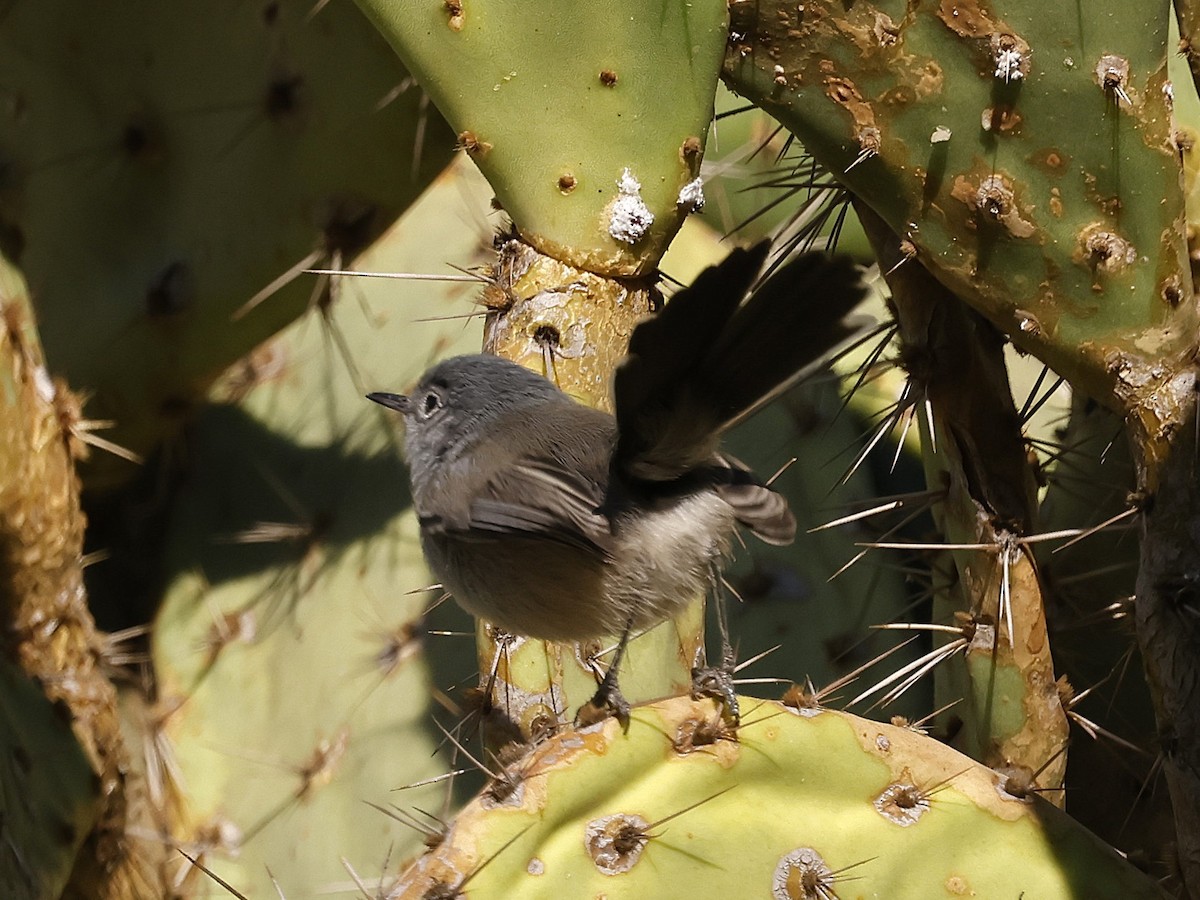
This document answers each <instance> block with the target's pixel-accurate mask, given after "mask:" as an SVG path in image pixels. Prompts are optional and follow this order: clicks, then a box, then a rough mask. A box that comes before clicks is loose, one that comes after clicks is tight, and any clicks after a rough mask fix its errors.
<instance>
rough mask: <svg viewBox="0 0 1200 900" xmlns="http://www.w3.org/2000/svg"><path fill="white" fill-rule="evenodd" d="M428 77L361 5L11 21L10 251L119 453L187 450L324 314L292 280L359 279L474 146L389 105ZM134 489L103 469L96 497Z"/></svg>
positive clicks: (83, 11)
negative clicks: (284, 346)
mask: <svg viewBox="0 0 1200 900" xmlns="http://www.w3.org/2000/svg"><path fill="white" fill-rule="evenodd" d="M310 13H312V15H311V16H310V15H309V14H310ZM407 78H408V75H407V73H406V72H405V71H404V69H403V68H402V67H401V66H400V65H399V64H398V61H397V60H396V58H395V54H393V53H392V52H391V50H390V49H389V48H388V47H387V45H386V44H384V42H383V41H382V40H380V38H379V36H378V35H377V34H376V33H375V31H374V29H373V28H372V27H371V25H370V23H369V22H367V21H366V19H365V18H364V17H363V16H362V14H361V13H360V12H359V11H358V10H357V8H355V7H354V6H353V4H349V3H332V4H328V5H325V4H306V3H296V2H286V3H280V2H277V0H257V2H241V0H218V2H183V3H169V4H162V3H157V2H152V0H131V2H127V3H116V4H91V3H86V4H83V5H80V4H76V3H70V2H63V0H47V2H33V3H27V2H20V3H16V4H10V5H9V6H8V8H6V10H5V13H4V29H3V33H2V34H0V82H3V84H4V85H5V90H4V95H5V97H7V98H9V99H8V100H6V102H5V103H4V105H3V107H2V111H0V121H2V122H3V127H0V173H2V175H0V207H2V211H0V235H2V236H3V240H4V241H5V242H7V244H6V245H11V246H10V249H19V250H20V258H19V260H18V262H19V263H20V265H21V266H22V268H23V269H24V270H25V272H26V275H27V277H28V279H29V282H30V285H31V288H32V290H33V294H34V297H35V298H36V302H37V304H38V311H39V316H40V319H41V327H42V336H43V342H44V344H45V347H46V354H47V359H48V361H49V366H50V369H51V371H52V372H53V373H55V374H62V375H65V376H66V378H67V379H68V381H69V382H70V383H71V385H72V387H73V388H74V389H76V390H78V391H80V392H83V393H85V394H88V395H90V396H91V400H90V402H89V404H88V413H89V415H91V416H92V417H93V418H96V419H105V420H109V419H111V420H115V422H116V427H115V429H114V430H112V431H110V432H109V433H108V434H107V436H108V437H109V438H111V439H112V440H113V441H115V442H116V443H117V444H120V445H122V446H124V447H126V448H128V449H129V450H132V451H135V452H137V453H140V454H143V455H144V454H146V453H147V452H148V451H149V450H151V449H153V448H154V446H155V445H156V444H157V442H158V441H159V440H161V438H162V437H163V436H164V435H169V434H175V433H177V431H178V428H179V426H180V424H181V423H182V422H183V421H185V420H186V419H187V418H188V417H189V414H190V413H191V411H192V410H193V408H194V407H196V406H198V405H200V404H202V403H203V400H204V392H205V391H206V390H207V388H208V386H209V385H210V384H211V383H212V381H213V379H215V378H216V377H217V376H218V375H219V374H220V373H221V372H222V371H223V370H224V369H225V368H226V367H227V366H229V365H230V364H232V363H233V362H234V361H235V360H237V359H239V358H240V357H242V356H243V355H245V354H246V353H248V352H249V351H250V350H251V349H253V348H254V347H255V346H256V345H257V344H259V343H260V342H261V341H263V340H264V339H265V338H267V337H269V336H270V335H271V334H273V333H274V332H276V331H277V330H279V329H280V328H281V327H283V326H284V325H286V324H287V323H288V322H291V321H292V320H293V319H295V318H296V317H297V316H299V315H300V314H301V313H303V312H304V310H305V309H306V308H307V307H308V306H309V305H310V304H311V303H313V302H314V301H315V300H319V299H321V297H322V292H321V290H320V286H319V285H317V284H315V283H314V281H313V279H312V278H310V277H308V276H302V277H292V278H290V280H289V279H288V278H287V277H284V276H285V275H286V274H287V273H289V272H291V273H292V275H293V276H295V275H296V274H297V273H296V271H295V270H297V269H299V268H304V267H305V265H308V266H311V267H320V266H326V267H330V266H333V267H336V266H338V265H339V264H343V263H345V264H348V263H349V260H350V259H351V258H353V256H354V255H355V254H356V253H358V252H359V251H360V250H362V249H364V248H365V247H366V246H367V244H369V242H370V241H371V240H373V239H374V238H375V237H376V236H377V235H378V234H379V233H380V232H381V231H382V230H383V229H384V228H385V227H387V226H388V225H389V224H390V223H391V222H392V221H393V220H394V219H395V217H396V216H397V215H398V213H399V212H400V211H401V210H403V209H404V208H405V207H406V206H407V205H408V204H409V203H410V202H411V201H412V200H413V199H414V198H415V197H416V196H417V195H418V194H419V192H420V191H421V190H422V189H423V187H424V186H425V185H426V184H427V183H428V181H429V179H430V178H431V177H432V176H433V175H434V174H435V173H436V172H438V171H439V170H440V169H441V168H442V167H443V166H444V165H445V163H446V162H447V160H448V159H449V158H450V153H451V149H452V145H453V137H452V136H451V135H450V133H449V132H448V131H447V130H446V127H445V125H444V123H442V122H441V120H440V119H439V118H438V117H437V116H436V114H435V113H433V111H432V110H431V109H429V108H428V104H427V101H425V100H424V99H423V98H422V96H421V95H420V91H419V90H418V89H416V88H415V87H412V86H411V83H410V89H408V90H407V91H405V92H404V93H401V94H399V95H398V96H396V97H395V98H394V99H393V100H392V102H388V95H389V93H391V92H393V91H395V90H397V89H399V88H401V87H402V86H403V85H404V83H405V81H406V79H407ZM414 154H416V155H414ZM272 284H277V285H278V287H279V289H278V291H276V292H275V293H271V292H270V291H269V290H268V288H269V287H270V286H271V285H272ZM266 294H271V295H270V296H266ZM256 295H257V296H258V297H260V298H261V302H260V303H259V304H258V305H257V306H256V307H255V308H253V309H246V305H247V303H248V301H250V300H251V298H255V297H256ZM239 311H242V312H243V314H242V315H240V316H238V315H237V313H238V312H239ZM132 472H133V466H131V465H130V463H128V462H126V461H124V460H118V459H116V458H115V457H109V456H99V457H97V458H96V460H95V461H94V463H93V468H92V469H91V470H90V471H89V472H88V475H87V478H88V483H89V487H95V486H99V485H101V484H102V483H103V484H108V483H111V482H113V481H117V480H121V479H123V478H126V477H128V476H129V475H130V474H131V473H132Z"/></svg>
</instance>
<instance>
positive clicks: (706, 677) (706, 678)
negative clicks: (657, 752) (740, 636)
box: [692, 566, 742, 728]
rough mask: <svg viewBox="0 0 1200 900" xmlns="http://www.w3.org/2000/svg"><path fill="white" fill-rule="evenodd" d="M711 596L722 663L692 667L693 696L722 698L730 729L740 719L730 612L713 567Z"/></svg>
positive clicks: (718, 572)
mask: <svg viewBox="0 0 1200 900" xmlns="http://www.w3.org/2000/svg"><path fill="white" fill-rule="evenodd" d="M712 586H713V599H714V601H715V602H716V605H717V630H718V631H719V632H720V634H721V662H720V664H719V665H716V666H697V667H696V668H694V669H692V696H693V697H713V698H715V699H717V700H720V701H721V705H722V706H723V707H724V710H723V711H722V713H721V717H722V718H723V719H724V720H725V721H726V722H727V723H728V724H729V725H730V726H731V727H733V728H737V726H738V723H739V722H740V721H741V718H742V712H741V707H740V706H739V705H738V698H737V692H736V691H734V689H733V665H734V655H733V646H732V645H731V644H730V643H729V615H728V609H727V608H726V606H725V594H724V593H723V592H722V590H721V573H720V571H718V570H717V568H716V566H713V573H712Z"/></svg>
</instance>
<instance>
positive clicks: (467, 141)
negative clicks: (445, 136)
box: [454, 131, 492, 159]
mask: <svg viewBox="0 0 1200 900" xmlns="http://www.w3.org/2000/svg"><path fill="white" fill-rule="evenodd" d="M454 149H455V150H463V151H465V152H466V154H467V156H469V157H471V159H479V158H481V157H484V156H487V154H488V152H489V151H490V150H491V149H492V145H491V144H490V143H488V142H487V141H481V140H480V139H479V136H478V135H476V134H475V132H473V131H460V132H459V133H458V143H457V144H455V145H454Z"/></svg>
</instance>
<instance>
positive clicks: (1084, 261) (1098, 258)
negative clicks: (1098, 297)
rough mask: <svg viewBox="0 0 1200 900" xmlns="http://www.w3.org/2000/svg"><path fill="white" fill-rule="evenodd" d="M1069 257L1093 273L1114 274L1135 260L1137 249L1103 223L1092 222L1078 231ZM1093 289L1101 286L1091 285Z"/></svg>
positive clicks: (1098, 288)
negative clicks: (1073, 249) (1072, 251)
mask: <svg viewBox="0 0 1200 900" xmlns="http://www.w3.org/2000/svg"><path fill="white" fill-rule="evenodd" d="M1071 258H1072V259H1073V260H1074V261H1075V262H1076V263H1078V264H1080V265H1085V266H1087V267H1088V268H1089V269H1091V270H1092V273H1093V274H1099V273H1101V272H1103V273H1104V274H1106V275H1115V274H1116V273H1118V272H1120V271H1121V270H1123V269H1124V268H1125V267H1126V266H1130V265H1132V264H1133V263H1134V262H1136V261H1137V250H1136V249H1134V246H1133V245H1132V244H1131V243H1129V241H1127V240H1125V238H1123V237H1121V236H1120V235H1119V234H1116V233H1115V232H1112V231H1109V230H1108V229H1107V228H1106V226H1105V225H1103V224H1101V223H1099V222H1093V223H1092V224H1091V225H1087V226H1086V227H1084V228H1083V230H1081V231H1080V232H1079V236H1078V237H1077V238H1076V242H1075V252H1074V253H1073V254H1072V255H1071ZM1093 289H1094V290H1100V289H1101V288H1100V285H1098V284H1097V285H1093Z"/></svg>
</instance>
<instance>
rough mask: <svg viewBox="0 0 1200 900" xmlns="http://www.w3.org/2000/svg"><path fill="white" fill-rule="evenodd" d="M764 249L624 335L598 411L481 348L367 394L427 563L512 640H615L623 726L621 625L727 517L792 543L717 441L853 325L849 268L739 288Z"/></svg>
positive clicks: (673, 597) (659, 596)
mask: <svg viewBox="0 0 1200 900" xmlns="http://www.w3.org/2000/svg"><path fill="white" fill-rule="evenodd" d="M768 251H769V244H768V242H765V241H764V242H762V243H760V244H759V245H757V246H755V247H752V248H750V249H742V248H735V249H734V250H733V251H731V253H730V254H729V255H728V256H727V257H726V258H725V260H723V261H722V262H721V263H719V264H718V265H715V266H712V267H710V268H708V269H706V270H705V271H704V272H702V273H701V274H700V275H699V276H697V278H696V279H695V280H694V281H693V283H692V284H691V285H690V286H689V287H687V288H684V289H682V290H680V291H678V292H677V293H676V294H675V295H674V297H672V298H671V299H670V301H669V302H667V303H666V305H665V307H664V308H663V309H662V310H661V311H659V312H657V313H656V314H653V315H652V316H651V317H650V318H647V319H646V320H644V321H643V322H641V323H640V324H639V325H638V326H637V327H636V328H635V329H634V331H633V333H632V335H631V337H630V341H629V348H628V352H627V354H626V355H625V357H624V358H623V360H622V361H621V362H620V363H619V364H618V367H617V369H616V371H615V374H614V378H613V384H612V391H613V409H614V414H613V415H610V414H608V413H606V412H603V411H600V410H597V409H594V408H591V407H588V406H584V405H583V404H581V403H579V402H577V401H576V400H574V399H573V398H572V397H571V396H570V395H569V394H567V393H565V392H564V391H562V390H560V389H559V388H558V387H557V386H556V385H555V384H553V383H552V382H551V381H549V380H547V379H546V378H544V377H542V376H541V375H539V374H537V373H535V372H532V371H530V370H528V369H525V368H524V367H522V366H519V365H517V364H516V363H513V362H510V361H508V360H506V359H502V358H500V357H497V356H492V355H488V354H471V355H465V356H457V357H453V358H451V359H448V360H445V361H442V362H440V363H437V364H436V365H434V366H432V367H431V368H430V369H429V370H428V371H426V372H425V373H424V374H423V375H422V376H421V378H420V379H419V381H418V383H417V385H416V388H415V389H414V390H413V391H412V392H411V393H410V394H407V395H403V394H394V393H384V392H376V393H371V394H368V395H367V396H368V398H369V399H371V400H373V401H375V402H376V403H379V404H382V405H383V406H385V407H388V408H390V409H392V410H395V411H397V412H399V413H400V414H401V415H402V416H403V420H404V427H405V437H404V449H405V456H406V458H407V461H408V466H409V471H410V480H411V493H412V500H413V505H414V507H415V510H416V514H417V518H418V522H419V525H420V536H421V546H422V550H423V552H424V555H425V558H426V561H427V562H428V564H429V567H430V569H431V571H432V572H433V573H434V575H435V576H436V577H437V578H439V579H440V581H441V583H442V585H443V586H444V587H445V588H446V589H447V590H448V591H449V592H450V593H451V594H452V595H453V597H454V598H455V600H456V601H457V602H458V603H459V604H460V605H461V606H462V607H464V608H465V609H466V610H467V611H468V612H470V613H472V614H474V615H476V616H478V617H481V618H483V619H485V620H487V621H488V622H490V623H492V624H494V625H496V626H498V627H500V628H502V629H504V630H506V631H509V632H511V633H514V634H518V635H524V636H527V637H533V638H542V639H545V640H551V641H584V640H591V639H595V638H598V637H601V636H606V635H616V634H619V635H621V636H622V638H621V643H620V649H619V650H618V653H617V656H616V657H615V658H614V662H613V665H612V666H610V668H609V673H610V674H611V676H612V677H611V684H609V678H607V677H606V679H605V685H603V686H602V690H601V693H603V695H604V696H603V697H602V698H601V697H600V696H599V695H598V700H602V701H603V702H604V703H605V704H607V705H608V706H610V707H611V708H613V709H614V710H615V711H616V712H617V715H618V717H619V718H620V717H621V715H622V713H623V714H624V716H625V718H624V720H623V721H625V722H627V721H628V708H627V705H625V706H622V704H623V703H624V701H623V698H620V696H619V689H618V688H617V682H616V678H617V669H618V668H619V665H620V656H621V653H622V652H623V649H624V646H625V643H626V642H627V641H628V638H629V635H630V633H631V632H636V631H641V630H643V629H647V628H650V627H653V626H654V625H656V624H658V623H659V622H661V621H663V620H665V619H667V618H670V617H671V616H673V615H675V614H676V613H678V612H680V611H681V610H682V609H683V608H684V607H685V606H686V605H687V604H689V603H691V602H692V601H693V600H695V599H696V598H697V597H698V596H700V595H701V594H702V593H703V592H705V591H706V590H708V589H709V588H712V587H714V585H715V581H716V579H717V578H718V577H719V572H720V570H721V568H722V567H723V565H724V564H725V562H726V561H727V560H728V558H729V556H730V551H731V546H732V540H733V538H734V534H735V532H736V531H737V529H738V528H739V527H741V528H745V529H747V530H749V531H750V532H751V533H752V534H754V535H755V536H756V537H757V538H759V539H761V540H762V541H764V542H766V543H768V544H776V545H783V544H789V543H791V542H792V540H793V539H794V537H795V533H796V520H795V517H794V515H793V513H792V511H791V510H790V509H789V507H788V503H787V500H786V499H785V498H784V497H783V496H782V495H781V494H779V493H778V492H777V491H775V490H774V489H772V487H770V486H769V485H768V484H765V483H764V482H763V481H762V480H760V479H759V478H758V477H756V476H755V475H754V473H753V472H751V471H750V469H749V468H748V467H746V466H745V465H744V464H742V463H741V462H740V461H739V460H737V459H735V458H734V457H733V456H731V455H729V454H728V453H725V452H723V451H722V450H721V448H720V442H721V436H722V435H723V434H724V433H725V432H726V431H727V430H728V429H729V428H731V427H733V426H734V425H736V424H737V423H739V422H741V421H744V420H745V419H746V418H748V417H749V416H750V415H752V414H753V413H754V412H756V411H758V410H759V409H761V408H762V407H763V406H764V405H765V404H766V403H768V402H769V401H770V400H771V399H773V398H774V397H776V396H778V395H779V394H780V393H782V392H783V391H785V390H786V389H787V388H789V387H791V386H792V385H794V384H795V383H796V382H797V381H798V380H799V379H800V378H802V377H803V376H804V375H805V374H806V373H808V372H809V371H811V369H812V368H814V367H815V366H817V365H819V364H821V363H822V362H823V361H824V359H825V357H826V356H827V355H828V353H829V352H830V351H831V350H832V349H833V348H835V347H837V346H838V345H840V344H843V343H845V342H846V341H847V340H848V339H850V338H851V337H853V336H854V335H856V334H858V333H860V332H861V331H862V329H863V327H864V319H863V318H862V317H860V316H856V315H853V313H854V310H855V309H856V307H857V306H858V305H859V303H860V302H861V301H862V299H863V298H864V297H865V295H866V293H867V288H866V286H865V284H864V282H863V278H862V270H861V268H860V267H859V266H857V265H856V264H854V263H853V261H852V260H850V259H849V258H848V257H844V256H837V257H831V256H828V255H826V254H823V253H806V254H803V255H800V256H798V257H796V258H794V259H792V260H791V261H789V262H787V263H786V264H784V265H782V266H779V267H778V268H777V269H776V270H775V272H774V273H773V274H772V275H771V276H770V277H768V278H766V279H765V280H764V281H763V282H762V284H760V285H759V286H758V287H757V289H755V290H753V291H750V288H751V285H752V284H753V283H754V281H755V280H756V278H757V277H758V276H759V273H760V270H761V269H762V267H763V264H764V262H765V260H766V257H767V254H768ZM747 294H749V295H748V296H747ZM724 693H728V694H729V695H730V696H732V689H731V688H729V689H728V690H726V691H724Z"/></svg>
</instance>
